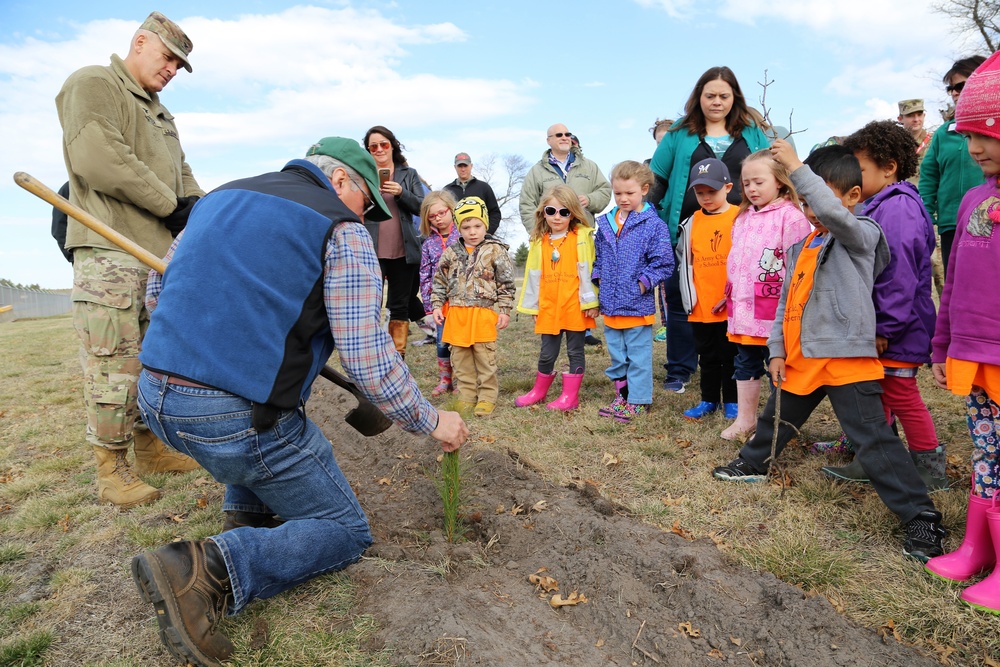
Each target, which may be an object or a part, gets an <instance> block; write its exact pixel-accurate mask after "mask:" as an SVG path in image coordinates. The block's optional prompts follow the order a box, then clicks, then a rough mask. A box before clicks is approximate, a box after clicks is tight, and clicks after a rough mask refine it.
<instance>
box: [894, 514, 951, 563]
mask: <svg viewBox="0 0 1000 667" xmlns="http://www.w3.org/2000/svg"><path fill="white" fill-rule="evenodd" d="M947 534H948V531H946V530H945V529H944V528H942V527H941V512H938V511H936V510H924V511H923V512H921V513H920V514H918V515H917V516H915V517H914V518H912V519H910V522H909V523H907V524H906V539H905V540H904V541H903V555H904V556H909V557H910V558H914V559H916V560H919V561H920V562H922V563H926V562H927V561H929V560H930V559H931V558H934V557H935V556H940V555H941V554H943V553H944V546H943V545H942V541H943V540H944V536H945V535H947Z"/></svg>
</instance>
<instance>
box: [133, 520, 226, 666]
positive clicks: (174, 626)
mask: <svg viewBox="0 0 1000 667" xmlns="http://www.w3.org/2000/svg"><path fill="white" fill-rule="evenodd" d="M132 579H133V580H135V584H136V586H137V587H138V589H139V593H140V594H141V595H142V599H143V600H145V601H146V602H151V603H152V604H153V607H154V609H156V620H157V621H158V622H159V624H160V641H162V642H163V645H164V646H166V647H167V650H168V651H170V653H171V654H172V655H173V656H174V657H176V658H177V659H178V660H180V661H182V662H184V663H191V664H193V665H197V666H198V667H219V666H220V665H221V664H222V663H221V661H222V660H225V659H226V658H228V657H229V656H230V654H231V653H232V652H233V644H232V642H230V641H229V638H228V637H226V635H224V634H223V633H222V632H220V631H219V630H218V625H219V622H220V621H221V620H222V619H223V617H225V615H226V608H227V607H228V605H229V603H230V602H231V601H232V587H231V586H230V583H229V573H228V572H227V571H226V563H225V561H224V560H223V558H222V552H221V551H220V550H219V547H218V546H216V544H215V542H213V541H212V540H199V541H197V542H191V541H188V542H174V543H172V544H168V545H167V546H165V547H161V548H159V549H157V550H156V551H150V552H147V553H144V554H140V555H138V556H136V557H135V558H133V559H132Z"/></svg>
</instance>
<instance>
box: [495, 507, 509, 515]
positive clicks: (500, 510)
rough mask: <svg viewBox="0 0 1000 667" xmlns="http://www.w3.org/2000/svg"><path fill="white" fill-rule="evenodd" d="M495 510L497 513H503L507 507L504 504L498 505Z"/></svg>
mask: <svg viewBox="0 0 1000 667" xmlns="http://www.w3.org/2000/svg"><path fill="white" fill-rule="evenodd" d="M493 511H494V512H496V513H497V514H503V513H504V512H506V511H507V508H506V507H504V506H503V505H497V508H496V509H495V510H493Z"/></svg>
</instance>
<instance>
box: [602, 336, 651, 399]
mask: <svg viewBox="0 0 1000 667" xmlns="http://www.w3.org/2000/svg"><path fill="white" fill-rule="evenodd" d="M604 342H605V345H607V348H608V354H610V355H611V365H610V366H609V367H608V370H606V371H604V373H605V374H606V375H607V376H608V377H609V378H611V379H612V380H619V379H621V378H625V379H626V380H628V402H629V403H632V404H633V405H636V404H641V405H650V404H651V403H652V402H653V327H652V326H651V325H648V324H647V325H645V326H639V327H631V328H629V329H612V328H611V327H608V326H606V327H604Z"/></svg>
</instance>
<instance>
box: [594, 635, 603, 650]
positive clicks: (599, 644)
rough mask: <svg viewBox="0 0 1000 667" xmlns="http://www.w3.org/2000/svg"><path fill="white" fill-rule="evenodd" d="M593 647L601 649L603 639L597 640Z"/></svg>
mask: <svg viewBox="0 0 1000 667" xmlns="http://www.w3.org/2000/svg"><path fill="white" fill-rule="evenodd" d="M594 646H596V647H597V648H601V647H602V646H604V637H601V638H600V639H598V640H597V642H595V643H594Z"/></svg>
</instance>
